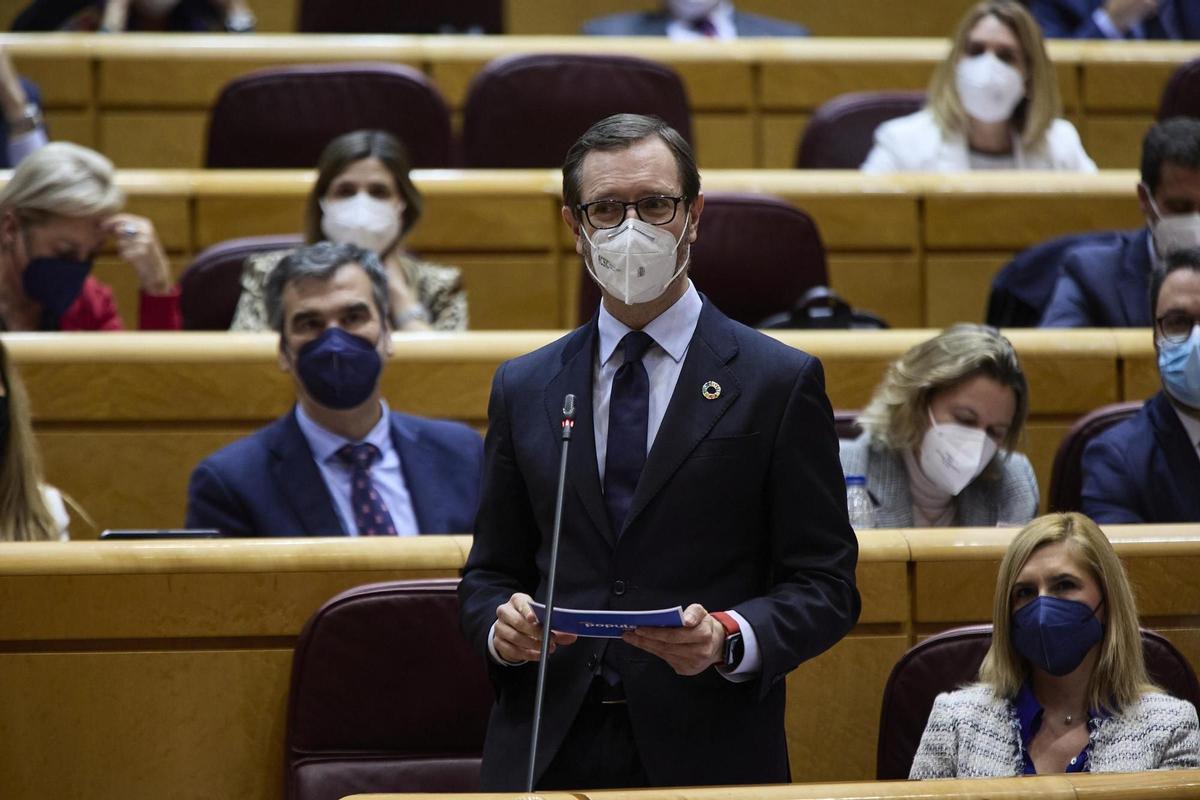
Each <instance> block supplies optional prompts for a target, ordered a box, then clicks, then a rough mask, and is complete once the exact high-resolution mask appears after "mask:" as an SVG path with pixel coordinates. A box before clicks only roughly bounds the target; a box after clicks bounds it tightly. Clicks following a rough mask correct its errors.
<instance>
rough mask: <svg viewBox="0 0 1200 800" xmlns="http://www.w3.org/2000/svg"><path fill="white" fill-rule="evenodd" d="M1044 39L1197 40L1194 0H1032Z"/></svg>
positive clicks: (1199, 11)
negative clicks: (1044, 35)
mask: <svg viewBox="0 0 1200 800" xmlns="http://www.w3.org/2000/svg"><path fill="white" fill-rule="evenodd" d="M1029 10H1030V11H1031V12H1033V16H1034V17H1035V18H1036V19H1037V21H1038V23H1039V24H1040V25H1041V26H1042V30H1043V31H1044V32H1045V34H1046V38H1049V39H1054V38H1059V39H1200V3H1197V2H1196V0H1032V2H1031V3H1029Z"/></svg>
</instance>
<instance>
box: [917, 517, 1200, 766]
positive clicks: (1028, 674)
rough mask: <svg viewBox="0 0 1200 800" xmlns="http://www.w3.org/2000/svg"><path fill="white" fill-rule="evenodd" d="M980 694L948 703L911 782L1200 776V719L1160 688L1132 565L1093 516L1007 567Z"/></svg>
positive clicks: (1018, 546) (966, 691)
mask: <svg viewBox="0 0 1200 800" xmlns="http://www.w3.org/2000/svg"><path fill="white" fill-rule="evenodd" d="M992 626H993V632H992V645H991V648H990V649H989V650H988V653H987V656H985V657H984V659H983V664H982V665H980V667H979V682H978V683H975V684H972V685H970V686H967V687H965V688H963V689H959V690H957V691H954V692H946V693H943V694H940V695H938V697H937V700H935V701H934V704H933V710H932V711H931V712H930V714H929V722H928V723H927V724H926V726H925V733H924V734H923V735H922V736H921V744H920V746H919V747H918V748H917V754H916V756H915V758H914V759H913V764H912V771H911V772H910V773H909V778H910V779H922V780H923V779H926V778H983V777H1006V776H1016V775H1031V774H1052V773H1063V772H1139V771H1142V770H1150V769H1183V768H1189V767H1196V766H1200V734H1198V733H1197V726H1196V709H1195V708H1193V707H1192V704H1191V703H1189V702H1187V701H1186V700H1179V699H1176V698H1174V697H1171V696H1170V695H1167V694H1164V693H1163V692H1162V691H1161V690H1160V689H1158V688H1157V687H1155V686H1154V685H1153V684H1151V683H1150V679H1149V676H1148V675H1147V674H1146V665H1145V661H1144V656H1143V654H1142V639H1141V633H1140V632H1139V630H1138V615H1137V608H1136V607H1135V605H1134V600H1133V591H1132V590H1131V589H1130V586H1129V579H1128V578H1127V577H1126V576H1125V570H1124V568H1123V567H1122V566H1121V561H1120V559H1119V558H1117V554H1116V553H1115V552H1114V551H1113V548H1112V545H1111V544H1109V542H1108V539H1107V538H1106V537H1105V535H1104V533H1103V532H1102V531H1101V530H1100V528H1099V527H1097V525H1096V523H1094V522H1092V521H1091V520H1090V519H1088V518H1087V517H1085V516H1083V515H1082V514H1076V513H1071V514H1050V515H1047V516H1044V517H1039V518H1037V519H1035V520H1034V521H1033V522H1031V523H1030V524H1029V525H1027V526H1026V527H1025V528H1024V529H1023V530H1022V531H1021V532H1020V533H1018V534H1017V535H1016V536H1015V537H1014V538H1013V540H1012V542H1011V543H1010V544H1009V546H1008V550H1007V551H1006V552H1005V554H1004V559H1003V560H1002V561H1001V562H1000V573H999V575H998V577H997V581H996V597H995V600H994V602H993V604H992Z"/></svg>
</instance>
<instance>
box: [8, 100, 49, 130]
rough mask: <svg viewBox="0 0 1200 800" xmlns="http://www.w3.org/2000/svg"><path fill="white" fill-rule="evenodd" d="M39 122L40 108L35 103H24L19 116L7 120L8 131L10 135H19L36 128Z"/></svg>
mask: <svg viewBox="0 0 1200 800" xmlns="http://www.w3.org/2000/svg"><path fill="white" fill-rule="evenodd" d="M41 124H42V110H41V109H40V108H38V105H37V103H26V104H25V108H24V109H22V110H21V116H20V118H18V119H15V120H9V121H8V133H9V135H10V136H20V135H22V134H25V133H29V132H30V131H33V130H36V129H37V127H38V126H39V125H41Z"/></svg>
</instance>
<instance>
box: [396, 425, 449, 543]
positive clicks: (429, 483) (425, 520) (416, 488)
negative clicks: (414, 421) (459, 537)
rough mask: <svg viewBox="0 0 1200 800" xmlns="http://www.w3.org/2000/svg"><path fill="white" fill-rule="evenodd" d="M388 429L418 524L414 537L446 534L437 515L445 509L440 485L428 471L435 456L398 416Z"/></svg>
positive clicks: (442, 521) (443, 524) (442, 523)
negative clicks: (431, 533)
mask: <svg viewBox="0 0 1200 800" xmlns="http://www.w3.org/2000/svg"><path fill="white" fill-rule="evenodd" d="M388 428H389V430H390V432H391V437H392V447H395V448H396V452H397V453H399V455H400V472H401V474H402V475H403V477H404V486H405V488H406V489H408V500H409V502H410V503H412V509H413V516H414V517H415V518H416V520H417V533H428V532H430V531H438V532H441V531H445V530H446V529H447V527H446V524H445V520H444V519H442V518H441V517H440V516H439V515H438V509H441V508H446V507H447V505H445V504H444V503H443V498H442V495H441V492H442V482H441V481H439V480H437V479H436V478H435V477H434V472H433V470H430V469H427V467H428V466H429V465H430V464H432V463H434V461H435V454H434V453H431V452H430V451H429V450H428V448H426V446H425V443H424V442H423V441H422V440H421V437H420V436H419V435H418V434H417V432H416V431H414V430H412V429H411V428H410V426H409V425H408V424H406V423H405V421H404V418H403V417H401V416H399V415H398V414H391V415H390V418H389V419H388Z"/></svg>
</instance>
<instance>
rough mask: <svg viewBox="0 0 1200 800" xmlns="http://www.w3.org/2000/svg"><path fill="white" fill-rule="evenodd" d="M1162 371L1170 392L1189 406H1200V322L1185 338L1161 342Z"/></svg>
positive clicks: (1164, 381)
mask: <svg viewBox="0 0 1200 800" xmlns="http://www.w3.org/2000/svg"><path fill="white" fill-rule="evenodd" d="M1158 374H1159V375H1160V376H1162V382H1163V387H1164V388H1165V389H1166V390H1167V394H1169V395H1171V397H1173V398H1175V399H1176V400H1178V401H1179V402H1181V403H1183V404H1184V405H1185V406H1190V407H1191V408H1200V325H1196V326H1193V327H1192V335H1191V336H1189V337H1188V338H1187V341H1185V342H1179V343H1178V344H1176V343H1174V342H1168V341H1166V340H1165V339H1160V340H1159V344H1158Z"/></svg>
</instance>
